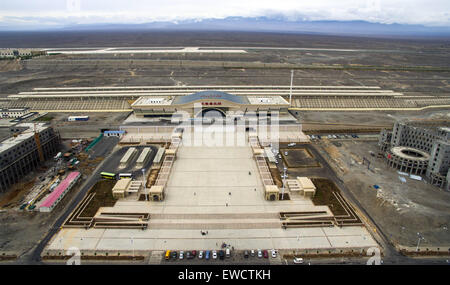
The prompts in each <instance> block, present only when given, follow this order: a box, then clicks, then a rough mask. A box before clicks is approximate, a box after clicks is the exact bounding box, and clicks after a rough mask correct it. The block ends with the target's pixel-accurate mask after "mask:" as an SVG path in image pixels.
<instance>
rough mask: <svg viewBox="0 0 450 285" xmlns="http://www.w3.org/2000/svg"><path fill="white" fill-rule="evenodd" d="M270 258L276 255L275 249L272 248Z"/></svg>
mask: <svg viewBox="0 0 450 285" xmlns="http://www.w3.org/2000/svg"><path fill="white" fill-rule="evenodd" d="M271 252H272V258H276V257H277V251H276V250H275V249H272V251H271Z"/></svg>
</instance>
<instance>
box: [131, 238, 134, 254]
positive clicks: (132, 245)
mask: <svg viewBox="0 0 450 285" xmlns="http://www.w3.org/2000/svg"><path fill="white" fill-rule="evenodd" d="M131 248H132V250H133V260H134V244H133V237H131Z"/></svg>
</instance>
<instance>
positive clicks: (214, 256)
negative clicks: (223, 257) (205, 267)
mask: <svg viewBox="0 0 450 285" xmlns="http://www.w3.org/2000/svg"><path fill="white" fill-rule="evenodd" d="M212 258H213V259H217V251H215V250H213V254H212Z"/></svg>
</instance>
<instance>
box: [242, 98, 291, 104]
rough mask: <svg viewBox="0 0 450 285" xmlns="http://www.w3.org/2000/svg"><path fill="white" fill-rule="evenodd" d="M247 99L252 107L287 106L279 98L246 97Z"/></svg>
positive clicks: (283, 100) (286, 102) (282, 99)
mask: <svg viewBox="0 0 450 285" xmlns="http://www.w3.org/2000/svg"><path fill="white" fill-rule="evenodd" d="M247 99H248V101H249V102H250V104H252V105H289V102H288V101H286V100H285V99H284V98H283V97H281V96H264V97H253V96H247Z"/></svg>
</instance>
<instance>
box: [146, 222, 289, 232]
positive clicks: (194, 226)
mask: <svg viewBox="0 0 450 285" xmlns="http://www.w3.org/2000/svg"><path fill="white" fill-rule="evenodd" d="M148 228H149V229H177V230H180V229H183V230H213V229H277V228H278V229H279V228H281V223H280V222H275V221H271V222H264V223H261V222H253V223H229V222H224V223H204V222H199V223H166V222H164V223H152V222H150V223H149V225H148Z"/></svg>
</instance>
